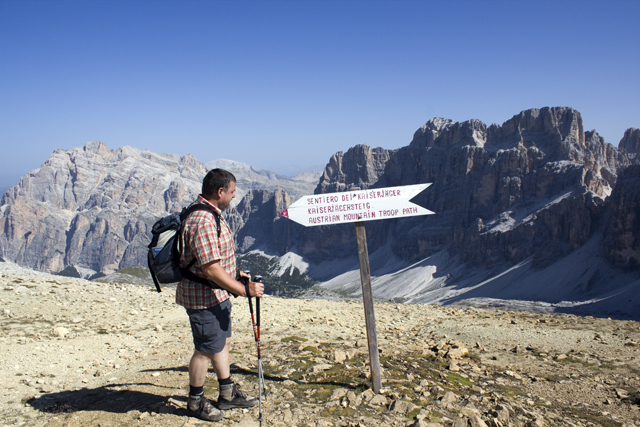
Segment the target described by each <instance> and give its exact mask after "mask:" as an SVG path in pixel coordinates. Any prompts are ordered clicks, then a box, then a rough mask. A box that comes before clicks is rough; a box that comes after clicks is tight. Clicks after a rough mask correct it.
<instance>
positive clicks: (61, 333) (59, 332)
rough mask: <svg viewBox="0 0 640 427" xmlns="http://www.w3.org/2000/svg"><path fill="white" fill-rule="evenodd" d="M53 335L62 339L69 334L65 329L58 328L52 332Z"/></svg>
mask: <svg viewBox="0 0 640 427" xmlns="http://www.w3.org/2000/svg"><path fill="white" fill-rule="evenodd" d="M53 333H54V334H55V335H56V336H58V337H61V338H64V337H65V336H66V335H67V334H69V330H68V329H67V328H63V327H58V328H55V329H54V330H53Z"/></svg>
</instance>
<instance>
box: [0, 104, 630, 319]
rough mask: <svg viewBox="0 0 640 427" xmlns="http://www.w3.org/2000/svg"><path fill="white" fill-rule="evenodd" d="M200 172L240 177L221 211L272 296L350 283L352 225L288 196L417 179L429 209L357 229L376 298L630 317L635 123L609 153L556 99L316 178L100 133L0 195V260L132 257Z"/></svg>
mask: <svg viewBox="0 0 640 427" xmlns="http://www.w3.org/2000/svg"><path fill="white" fill-rule="evenodd" d="M212 167H223V168H226V169H229V170H231V171H232V172H233V173H234V174H235V175H236V177H237V178H238V183H237V186H238V197H237V204H235V205H234V206H233V207H232V208H230V209H229V210H228V211H227V212H226V218H227V220H228V221H229V223H230V225H231V227H232V229H233V230H234V232H235V235H236V243H237V247H238V251H239V253H240V254H241V265H242V263H244V264H246V266H249V267H251V269H252V271H256V272H258V271H259V272H261V273H263V275H265V276H266V277H268V278H269V281H268V282H270V283H271V284H272V289H271V290H272V292H275V293H285V294H286V293H287V292H292V290H295V292H296V293H297V294H301V293H302V294H304V295H309V296H312V295H323V296H325V297H328V296H339V297H357V296H358V295H359V292H360V284H359V271H358V261H357V252H356V243H355V232H354V230H353V226H352V225H350V224H341V225H334V226H322V227H310V228H305V227H302V226H300V225H299V224H296V223H293V222H291V221H289V220H287V219H286V218H282V217H280V216H279V212H282V211H283V210H285V209H286V208H287V206H289V205H290V204H291V203H292V201H295V200H296V199H297V198H299V197H300V196H302V195H306V194H311V193H316V194H320V193H330V192H341V191H349V190H350V189H352V188H355V187H359V188H361V189H368V188H382V187H394V186H400V185H410V184H417V183H427V182H430V183H432V185H431V187H429V188H428V189H427V190H425V191H424V192H423V193H421V194H420V195H418V196H417V197H415V198H414V199H413V202H415V203H417V204H419V205H421V206H423V207H425V208H427V209H429V210H432V211H434V212H435V213H436V214H435V215H429V216H426V217H413V218H404V219H390V220H383V221H371V222H367V223H366V229H367V241H368V246H369V254H370V262H371V272H372V276H373V280H372V286H373V288H374V296H375V297H377V298H381V299H387V300H394V301H398V302H413V303H440V304H457V305H465V304H472V305H478V306H493V307H509V308H522V309H531V310H537V311H548V312H553V311H563V312H575V313H581V314H597V315H607V316H616V317H622V318H639V317H640V314H639V313H640V295H639V294H640V277H639V275H638V270H639V266H640V217H639V216H638V212H640V194H639V191H640V190H639V189H640V185H639V184H640V130H639V129H635V128H630V129H628V130H627V131H626V132H625V134H624V136H623V138H622V140H621V141H620V143H619V145H618V147H614V146H613V145H611V144H609V143H606V142H605V141H604V140H603V138H601V137H600V136H599V135H598V133H597V132H596V131H585V130H584V127H583V122H582V117H581V115H580V113H579V112H577V111H576V110H574V109H572V108H569V107H553V108H542V109H530V110H525V111H522V112H521V113H519V114H517V115H515V116H513V117H512V118H511V119H510V120H508V121H506V122H505V123H503V124H502V125H495V124H494V125H490V126H487V125H485V124H484V123H482V122H480V121H478V120H475V119H474V120H468V121H465V122H460V123H458V122H454V121H452V120H448V119H442V118H434V119H431V120H429V121H428V122H427V123H426V124H425V125H424V126H422V127H420V128H419V129H418V130H417V131H416V132H415V134H414V136H413V139H412V141H411V142H410V144H409V145H408V146H405V147H402V148H400V149H396V150H387V149H383V148H371V147H369V146H367V145H357V146H355V147H352V148H350V149H349V150H347V151H346V152H338V153H336V154H334V155H333V156H332V157H331V159H329V162H328V164H327V165H326V167H325V169H324V171H323V173H322V175H321V176H320V178H319V179H318V180H317V181H315V182H313V181H308V180H301V179H289V178H285V177H282V176H279V175H277V174H274V173H272V172H269V171H262V170H257V169H255V168H252V167H251V166H249V165H245V164H241V163H238V162H233V161H229V160H215V161H213V162H209V163H206V164H205V163H202V162H200V161H198V160H197V159H195V158H194V157H192V156H190V155H186V156H182V157H180V156H176V155H169V154H162V155H160V154H156V153H153V152H150V151H148V150H145V151H141V150H137V149H134V148H131V147H121V148H118V149H114V150H109V149H107V147H106V145H105V144H104V143H102V142H91V143H88V144H86V145H85V146H84V147H82V148H76V149H74V150H56V151H55V152H54V153H53V154H52V155H51V157H50V158H49V159H48V160H47V161H46V162H45V163H44V164H43V165H42V166H41V168H40V169H37V170H34V171H31V172H30V173H29V174H27V175H25V176H24V177H22V178H21V180H20V182H19V183H18V184H17V185H16V186H14V187H12V188H11V189H9V190H8V191H7V192H6V193H5V194H4V196H3V198H2V204H1V206H0V227H1V229H2V234H1V235H0V250H1V255H2V257H3V258H4V259H6V260H8V261H12V262H16V263H17V264H20V265H23V266H26V267H29V268H33V269H36V270H40V271H49V272H60V271H63V270H64V269H65V268H68V267H70V266H74V267H75V268H76V269H88V271H95V272H100V273H102V274H110V273H113V272H115V271H118V270H121V269H123V268H128V267H139V266H144V265H146V253H147V244H148V242H149V239H150V229H151V226H152V225H153V223H154V222H155V221H156V219H157V218H158V217H160V216H163V215H166V214H168V213H171V212H176V211H179V210H180V209H181V208H182V207H183V206H186V205H187V204H188V203H190V202H191V201H192V200H193V199H194V198H195V196H196V195H197V194H198V192H199V190H200V183H201V180H202V177H203V176H204V174H205V173H206V171H207V170H208V169H210V168H212ZM256 269H258V270H256ZM85 271H87V270H85ZM312 285H315V286H312Z"/></svg>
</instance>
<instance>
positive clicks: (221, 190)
mask: <svg viewBox="0 0 640 427" xmlns="http://www.w3.org/2000/svg"><path fill="white" fill-rule="evenodd" d="M223 191H224V188H222V187H220V188H218V199H222V192H223Z"/></svg>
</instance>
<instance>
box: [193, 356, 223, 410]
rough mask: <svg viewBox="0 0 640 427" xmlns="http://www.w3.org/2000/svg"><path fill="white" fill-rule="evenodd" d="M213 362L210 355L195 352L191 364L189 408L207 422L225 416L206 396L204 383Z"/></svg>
mask: <svg viewBox="0 0 640 427" xmlns="http://www.w3.org/2000/svg"><path fill="white" fill-rule="evenodd" d="M211 360H212V355H211V354H210V353H203V352H201V351H198V350H196V351H194V352H193V356H191V361H190V362H189V386H190V387H189V389H190V390H189V399H188V402H187V408H188V409H189V411H190V412H191V413H193V414H194V415H195V416H197V417H198V418H201V419H203V420H207V421H218V420H221V419H222V418H223V416H224V414H223V413H222V411H220V410H219V409H216V408H215V407H214V406H213V405H212V404H211V402H210V401H209V399H207V398H206V397H205V396H204V382H205V379H206V378H207V370H208V369H209V363H210V362H211Z"/></svg>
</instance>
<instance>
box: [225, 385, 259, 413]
mask: <svg viewBox="0 0 640 427" xmlns="http://www.w3.org/2000/svg"><path fill="white" fill-rule="evenodd" d="M257 403H258V399H255V398H250V397H248V396H247V395H246V394H245V393H243V392H241V391H240V389H239V388H238V386H237V385H235V384H233V383H232V384H228V385H221V386H220V395H219V396H218V408H220V409H232V408H251V407H253V406H256V404H257Z"/></svg>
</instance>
